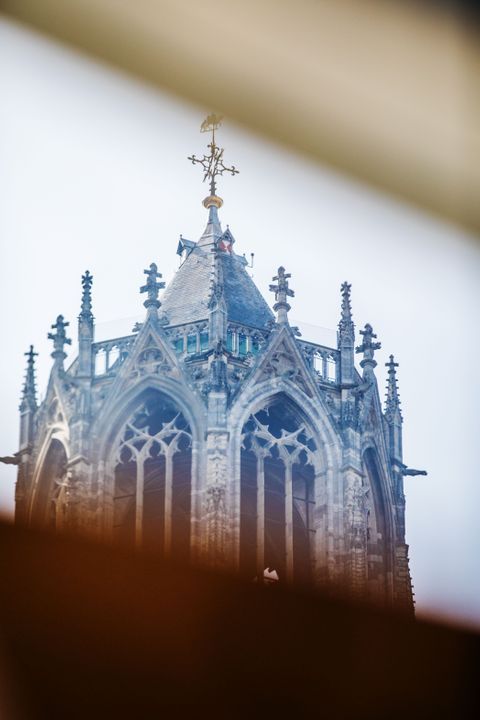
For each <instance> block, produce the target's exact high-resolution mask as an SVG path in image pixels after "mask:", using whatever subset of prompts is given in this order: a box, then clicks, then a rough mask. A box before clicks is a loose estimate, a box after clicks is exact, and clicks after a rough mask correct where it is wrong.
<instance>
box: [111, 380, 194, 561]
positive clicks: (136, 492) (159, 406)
mask: <svg viewBox="0 0 480 720" xmlns="http://www.w3.org/2000/svg"><path fill="white" fill-rule="evenodd" d="M191 448H192V433H191V429H190V426H189V424H188V422H187V421H186V419H185V417H184V415H183V414H182V412H181V411H180V410H179V409H178V407H177V406H176V405H175V404H174V403H173V401H171V400H170V398H168V397H167V396H166V395H163V394H162V393H159V392H152V393H151V394H150V395H149V396H148V398H147V400H146V401H145V402H144V404H143V405H142V406H141V407H140V408H139V409H138V410H137V411H136V412H135V414H134V415H133V417H132V418H131V419H130V420H129V421H128V422H127V423H126V424H125V425H124V428H123V430H122V433H121V435H120V440H119V443H118V445H117V447H116V450H115V456H114V464H115V490H114V520H113V525H114V535H115V536H116V538H117V539H118V540H119V541H124V542H133V541H135V543H136V544H137V545H147V546H154V547H156V548H157V549H160V550H163V552H164V553H165V554H169V553H170V552H172V553H175V554H180V555H182V556H188V551H189V531H190V494H191Z"/></svg>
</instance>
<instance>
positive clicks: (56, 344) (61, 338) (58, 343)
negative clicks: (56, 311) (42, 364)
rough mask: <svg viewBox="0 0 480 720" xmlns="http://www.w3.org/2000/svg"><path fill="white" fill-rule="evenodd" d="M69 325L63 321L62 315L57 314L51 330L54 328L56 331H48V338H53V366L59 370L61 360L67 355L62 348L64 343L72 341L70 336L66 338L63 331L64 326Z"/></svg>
mask: <svg viewBox="0 0 480 720" xmlns="http://www.w3.org/2000/svg"><path fill="white" fill-rule="evenodd" d="M69 325H70V323H68V322H65V321H64V319H63V315H58V316H57V321H56V323H55V325H52V330H56V331H57V332H56V333H48V339H49V340H53V352H52V358H53V359H54V361H55V364H54V367H56V368H57V369H59V370H63V361H64V360H65V358H66V357H67V353H66V352H65V350H64V348H65V345H71V344H72V341H71V340H70V338H67V334H66V332H65V328H67V327H68V326H69Z"/></svg>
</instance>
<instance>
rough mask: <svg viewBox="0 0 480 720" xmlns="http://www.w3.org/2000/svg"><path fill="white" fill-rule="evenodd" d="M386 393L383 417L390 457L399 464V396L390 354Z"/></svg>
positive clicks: (400, 445) (400, 425)
mask: <svg viewBox="0 0 480 720" xmlns="http://www.w3.org/2000/svg"><path fill="white" fill-rule="evenodd" d="M385 366H386V367H387V368H388V379H387V393H386V401H385V419H386V421H387V423H388V428H389V446H390V457H391V458H392V460H393V461H394V462H395V461H396V462H397V463H399V464H401V463H402V456H403V452H402V422H403V419H402V413H401V410H400V397H399V394H398V387H397V372H396V368H397V367H398V363H396V362H394V358H393V355H390V359H389V361H388V363H385Z"/></svg>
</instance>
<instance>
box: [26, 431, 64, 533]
mask: <svg viewBox="0 0 480 720" xmlns="http://www.w3.org/2000/svg"><path fill="white" fill-rule="evenodd" d="M66 475H67V453H66V451H65V447H64V445H63V443H61V442H60V440H56V439H54V440H52V441H51V442H50V445H49V447H48V450H47V453H46V455H45V460H44V461H43V465H42V469H41V471H40V475H39V479H38V482H37V488H36V491H35V495H34V500H33V508H32V516H31V519H32V524H34V525H38V526H40V527H48V528H50V529H52V530H59V529H60V528H61V527H62V523H63V519H64V518H63V516H64V513H65V510H66V505H65V490H66V482H67V477H66Z"/></svg>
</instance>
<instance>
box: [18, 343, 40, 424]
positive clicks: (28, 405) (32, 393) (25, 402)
mask: <svg viewBox="0 0 480 720" xmlns="http://www.w3.org/2000/svg"><path fill="white" fill-rule="evenodd" d="M24 355H25V356H26V358H27V371H26V374H25V382H24V384H23V391H22V402H21V405H20V410H21V411H22V410H26V409H31V410H36V409H37V388H36V382H35V358H36V357H37V356H38V353H36V352H34V350H33V345H30V349H29V351H28V352H26V353H24Z"/></svg>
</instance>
